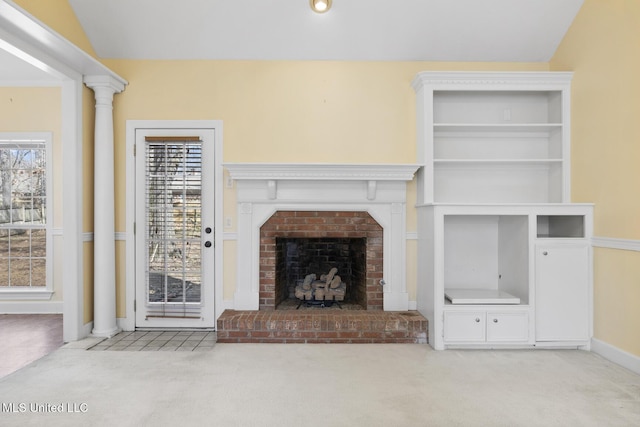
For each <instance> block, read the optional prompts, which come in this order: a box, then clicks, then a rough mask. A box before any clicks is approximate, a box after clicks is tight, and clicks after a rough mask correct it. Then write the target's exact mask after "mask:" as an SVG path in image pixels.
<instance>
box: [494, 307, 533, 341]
mask: <svg viewBox="0 0 640 427" xmlns="http://www.w3.org/2000/svg"><path fill="white" fill-rule="evenodd" d="M528 339H529V316H528V313H527V312H525V311H523V312H508V313H507V312H505V313H492V312H489V313H487V341H489V342H516V341H527V340H528Z"/></svg>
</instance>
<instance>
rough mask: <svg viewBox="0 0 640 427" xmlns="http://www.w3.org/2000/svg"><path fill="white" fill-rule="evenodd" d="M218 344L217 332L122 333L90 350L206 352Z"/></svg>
mask: <svg viewBox="0 0 640 427" xmlns="http://www.w3.org/2000/svg"><path fill="white" fill-rule="evenodd" d="M215 343H216V333H215V332H205V331H152V332H145V331H135V332H120V333H119V334H117V335H115V336H113V337H111V338H109V339H105V340H103V341H101V342H99V343H98V344H96V345H95V346H93V347H91V348H90V349H89V350H93V351H105V350H107V351H206V350H211V349H213V346H214V344H215Z"/></svg>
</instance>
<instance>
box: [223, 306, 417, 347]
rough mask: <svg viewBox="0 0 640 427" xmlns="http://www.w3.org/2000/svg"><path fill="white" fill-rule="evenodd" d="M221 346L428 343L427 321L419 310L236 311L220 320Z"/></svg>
mask: <svg viewBox="0 0 640 427" xmlns="http://www.w3.org/2000/svg"><path fill="white" fill-rule="evenodd" d="M217 335H218V342H221V343H416V344H426V343H427V342H428V336H427V320H426V319H425V318H424V317H422V315H420V314H419V313H418V312H416V311H404V312H390V311H366V310H340V309H333V308H331V309H328V308H325V309H312V310H275V311H266V310H265V311H235V310H226V311H225V312H224V313H222V315H221V316H220V317H219V318H218V327H217Z"/></svg>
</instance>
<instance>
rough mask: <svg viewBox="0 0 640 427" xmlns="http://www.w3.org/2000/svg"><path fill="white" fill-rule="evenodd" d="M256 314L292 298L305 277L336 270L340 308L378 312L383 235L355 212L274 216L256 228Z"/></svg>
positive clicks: (364, 214)
mask: <svg viewBox="0 0 640 427" xmlns="http://www.w3.org/2000/svg"><path fill="white" fill-rule="evenodd" d="M260 248H261V250H260V310H275V309H276V308H277V307H278V305H280V304H281V303H283V302H286V301H287V300H289V299H292V298H295V295H294V289H295V286H296V284H298V283H300V281H302V280H303V279H304V278H305V277H306V276H307V275H309V274H316V275H317V276H318V278H319V277H320V275H321V274H324V273H327V272H329V271H330V270H331V269H332V268H336V269H337V274H338V275H340V277H341V278H342V281H343V282H344V283H345V285H346V293H345V297H344V298H345V299H344V301H343V302H344V303H345V304H347V305H349V306H354V307H357V308H362V309H366V310H382V309H383V289H382V286H381V284H380V281H381V280H382V278H383V271H382V266H383V229H382V227H381V226H380V225H379V224H378V223H377V222H376V221H375V220H374V219H373V218H372V217H371V216H370V215H369V214H368V213H367V212H360V211H354V212H351V211H277V212H276V213H275V214H274V215H273V216H272V217H271V218H270V219H269V220H267V221H266V222H265V223H264V224H263V226H262V227H261V228H260Z"/></svg>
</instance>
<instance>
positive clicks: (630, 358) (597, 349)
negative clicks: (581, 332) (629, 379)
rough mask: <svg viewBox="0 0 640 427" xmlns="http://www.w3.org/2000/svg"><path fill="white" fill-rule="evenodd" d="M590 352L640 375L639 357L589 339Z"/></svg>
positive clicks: (602, 342)
mask: <svg viewBox="0 0 640 427" xmlns="http://www.w3.org/2000/svg"><path fill="white" fill-rule="evenodd" d="M591 351H593V352H594V353H597V354H599V355H600V356H602V357H604V358H605V359H607V360H610V361H612V362H613V363H617V364H618V365H620V366H622V367H624V368H627V369H629V370H630V371H633V372H635V373H636V374H640V357H638V356H636V355H634V354H631V353H627V352H626V351H624V350H620V349H619V348H617V347H614V346H612V345H611V344H607V343H606V342H604V341H600V340H598V339H595V338H592V339H591Z"/></svg>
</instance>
